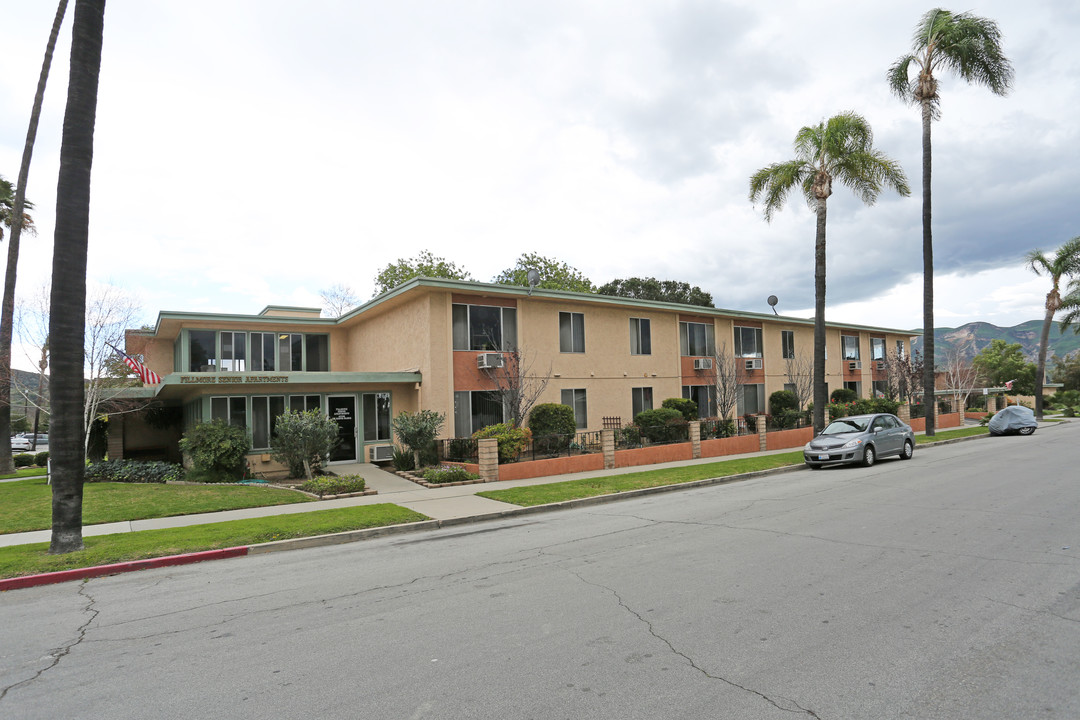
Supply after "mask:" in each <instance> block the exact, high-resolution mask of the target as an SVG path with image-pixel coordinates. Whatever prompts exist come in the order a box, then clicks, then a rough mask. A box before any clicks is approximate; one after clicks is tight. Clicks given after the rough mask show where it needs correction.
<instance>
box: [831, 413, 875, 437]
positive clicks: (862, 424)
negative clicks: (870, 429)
mask: <svg viewBox="0 0 1080 720" xmlns="http://www.w3.org/2000/svg"><path fill="white" fill-rule="evenodd" d="M868 422H870V418H864V417H858V418H851V417H846V418H840V419H839V420H833V421H832V422H831V423H829V426H828V427H826V428H825V429H824V430H822V431H821V434H822V435H839V434H840V433H849V432H865V431H866V424H867V423H868Z"/></svg>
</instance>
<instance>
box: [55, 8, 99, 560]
mask: <svg viewBox="0 0 1080 720" xmlns="http://www.w3.org/2000/svg"><path fill="white" fill-rule="evenodd" d="M104 16H105V0H76V3H75V20H74V23H73V24H72V29H71V66H70V72H69V76H68V97H67V107H66V108H65V110H64V133H63V141H62V143H61V146H60V176H59V178H58V180H57V183H56V234H55V236H54V241H53V271H52V273H53V274H52V297H51V300H50V307H51V309H52V312H51V313H50V316H49V340H50V343H49V349H50V353H51V357H52V367H53V372H52V378H51V380H52V382H51V384H50V401H51V404H52V424H51V428H50V436H51V443H50V445H51V447H50V451H51V452H50V460H51V462H52V488H53V496H52V541H51V543H50V544H49V552H50V553H65V552H72V551H74V550H80V549H82V547H83V541H82V490H83V472H84V470H85V467H84V457H85V453H84V451H83V435H82V433H83V417H82V413H83V392H84V388H83V335H84V329H85V327H84V326H85V321H86V251H87V237H88V235H89V226H90V170H91V166H92V165H93V159H94V122H95V118H96V115H97V92H98V76H99V74H100V72H101V41H102V33H103V23H104Z"/></svg>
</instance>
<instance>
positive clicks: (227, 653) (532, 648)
mask: <svg viewBox="0 0 1080 720" xmlns="http://www.w3.org/2000/svg"><path fill="white" fill-rule="evenodd" d="M1077 467H1080V423H1070V424H1067V425H1063V426H1056V427H1048V428H1042V429H1040V430H1039V431H1038V432H1037V433H1036V434H1035V435H1034V436H1031V437H1027V438H1021V437H1010V438H986V439H980V440H977V441H972V442H966V443H959V444H955V445H947V446H943V447H937V448H934V449H920V450H918V451H917V452H916V455H915V458H914V459H913V460H911V461H908V462H904V461H900V460H886V461H882V462H880V463H879V464H878V465H876V466H875V467H873V468H858V467H850V468H835V469H825V470H821V471H814V472H811V471H809V470H803V471H798V472H788V473H784V474H780V475H775V476H769V477H761V478H756V479H753V480H749V481H746V482H742V483H737V484H731V485H721V486H713V487H708V488H702V489H696V490H688V491H685V492H675V493H668V494H663V495H654V496H649V497H646V498H641V499H635V500H628V501H625V502H617V503H611V504H607V505H601V506H594V507H588V508H579V509H575V510H568V511H563V512H557V513H549V514H539V515H530V516H526V517H522V518H515V519H509V520H501V521H494V522H486V523H480V524H474V525H467V526H462V527H457V528H445V529H442V530H438V531H433V532H430V533H424V534H411V535H400V536H393V537H386V538H380V539H374V540H368V541H365V542H360V543H353V544H350V545H340V546H332V547H324V548H314V549H310V550H299V551H295V552H288V553H277V554H271V555H262V556H249V557H245V558H238V559H234V560H225V561H221V562H215V563H207V564H199V565H189V566H182V567H173V568H162V569H158V570H151V571H146V572H139V573H131V574H126V575H120V576H114V577H107V578H98V579H93V580H89V581H86V582H72V583H65V584H62V585H52V586H43V587H38V588H30V589H26V590H17V591H11V592H7V593H3V594H0V717H11V718H25V719H31V718H46V717H47V718H55V717H71V718H111V719H117V720H120V719H124V718H140V719H142V718H147V717H170V718H177V719H181V718H266V717H274V718H302V717H303V718H311V717H317V718H360V717H378V718H440V719H444V718H445V719H451V718H453V719H460V718H507V717H512V718H545V719H546V718H739V719H740V720H742V719H756V718H793V717H800V716H805V717H808V718H822V719H836V720H839V719H841V718H843V719H845V720H846V719H851V718H874V719H875V720H879V719H882V718H994V719H995V720H999V719H1000V718H1036V717H1037V718H1070V719H1072V718H1077V717H1080V654H1078V653H1077V652H1076V648H1077V647H1080V483H1078V482H1077V477H1078V473H1077Z"/></svg>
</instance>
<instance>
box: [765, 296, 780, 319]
mask: <svg viewBox="0 0 1080 720" xmlns="http://www.w3.org/2000/svg"><path fill="white" fill-rule="evenodd" d="M765 302H767V303H769V307H771V308H772V312H773V315H779V314H780V313H778V312H776V303H778V302H780V298H778V297H776V296H775V295H770V296H769V299H768V300H766V301H765Z"/></svg>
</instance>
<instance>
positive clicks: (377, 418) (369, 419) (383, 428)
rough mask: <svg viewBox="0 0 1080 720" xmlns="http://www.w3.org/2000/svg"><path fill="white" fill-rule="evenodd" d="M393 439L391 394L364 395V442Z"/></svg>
mask: <svg viewBox="0 0 1080 720" xmlns="http://www.w3.org/2000/svg"><path fill="white" fill-rule="evenodd" d="M391 439H392V438H391V436H390V393H388V392H382V393H364V442H379V441H381V440H391Z"/></svg>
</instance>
